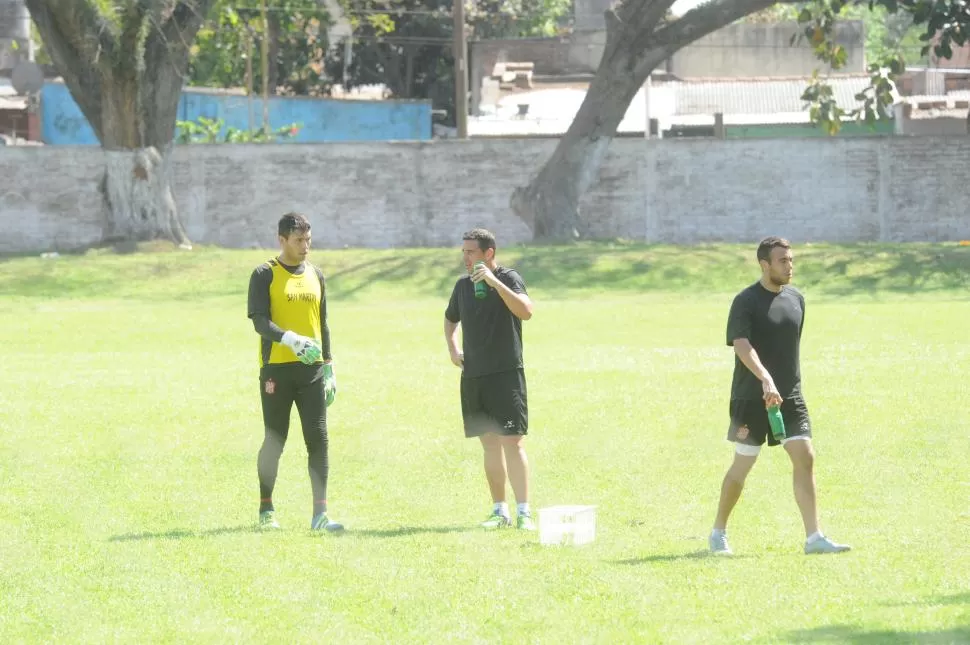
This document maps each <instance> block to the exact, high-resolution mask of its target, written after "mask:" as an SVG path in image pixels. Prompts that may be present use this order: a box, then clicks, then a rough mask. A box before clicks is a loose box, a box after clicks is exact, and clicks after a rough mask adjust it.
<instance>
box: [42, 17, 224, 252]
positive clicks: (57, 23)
mask: <svg viewBox="0 0 970 645" xmlns="http://www.w3.org/2000/svg"><path fill="white" fill-rule="evenodd" d="M214 1H215V0H114V1H111V0H26V2H27V8H28V9H29V10H30V15H31V18H33V21H34V24H35V25H36V26H37V30H38V31H39V33H40V36H41V38H42V39H43V42H44V45H45V48H46V51H47V54H48V55H49V56H50V58H51V60H52V62H53V63H54V65H55V66H56V68H57V70H58V72H59V73H60V74H61V76H62V77H63V79H64V82H65V84H66V85H67V87H68V89H69V90H70V92H71V96H73V97H74V100H75V102H77V104H78V106H79V107H80V108H81V111H82V112H83V113H84V116H85V117H87V120H88V123H89V124H90V125H91V128H92V129H93V130H94V132H95V134H96V135H97V137H98V140H99V141H100V142H101V146H102V147H103V148H104V149H105V150H106V151H108V154H106V155H105V163H106V169H105V175H104V179H103V181H102V184H101V191H102V196H103V198H104V210H105V229H104V234H103V238H104V241H105V242H113V241H118V240H145V239H153V238H158V237H162V238H167V239H171V240H173V241H175V242H177V243H179V244H182V245H188V243H189V240H188V238H187V237H186V234H185V229H184V227H183V226H182V223H181V221H180V220H179V217H178V212H177V209H176V207H175V200H174V198H173V196H172V190H171V187H170V183H169V174H170V173H169V165H168V164H169V153H170V150H171V146H172V141H173V139H174V134H175V120H176V113H177V109H178V102H179V98H180V96H181V94H182V86H183V83H184V81H185V76H186V71H187V70H188V65H189V47H190V46H191V43H192V41H193V40H194V39H195V35H196V32H197V31H198V29H199V27H200V26H201V24H202V22H203V20H204V18H205V16H206V14H207V13H208V12H209V9H210V8H211V7H212V4H213V3H214Z"/></svg>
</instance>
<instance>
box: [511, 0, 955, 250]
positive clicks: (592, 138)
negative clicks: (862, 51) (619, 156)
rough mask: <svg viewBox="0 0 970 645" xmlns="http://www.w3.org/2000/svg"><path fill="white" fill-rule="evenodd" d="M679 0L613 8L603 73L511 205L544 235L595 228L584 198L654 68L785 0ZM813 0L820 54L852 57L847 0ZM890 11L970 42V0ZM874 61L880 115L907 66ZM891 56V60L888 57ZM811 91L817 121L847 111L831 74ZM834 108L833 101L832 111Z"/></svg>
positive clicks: (914, 2) (928, 34)
mask: <svg viewBox="0 0 970 645" xmlns="http://www.w3.org/2000/svg"><path fill="white" fill-rule="evenodd" d="M673 4H674V0H621V2H620V3H619V4H618V5H616V6H614V7H613V8H612V9H610V10H608V11H607V12H606V28H607V34H606V47H605V49H604V53H603V58H602V59H601V60H600V63H599V67H598V68H597V71H596V75H595V77H594V78H593V81H592V83H591V84H590V86H589V89H588V91H587V93H586V97H585V99H584V101H583V103H582V105H581V106H580V108H579V111H578V112H577V114H576V117H575V118H574V120H573V122H572V124H571V125H570V127H569V129H568V130H567V131H566V133H565V134H564V135H563V136H562V137H561V138H560V140H559V143H558V145H557V146H556V148H555V150H554V151H553V153H552V156H551V157H550V158H549V159H548V160H547V161H546V163H545V164H544V165H543V166H542V167H541V169H540V170H539V171H538V173H537V174H536V175H535V176H534V177H533V178H532V180H531V182H530V183H529V184H528V185H526V186H523V187H519V188H516V189H515V191H514V192H513V194H512V198H511V207H512V209H513V210H514V211H515V213H516V214H517V215H518V216H519V217H521V218H522V219H523V220H524V221H525V222H526V223H527V224H528V225H529V226H530V227H531V228H532V231H533V235H534V236H535V238H536V239H572V238H575V237H582V236H583V235H584V234H585V233H586V230H587V227H586V224H585V222H584V220H583V218H582V217H581V214H580V210H579V200H580V198H581V197H582V195H583V194H584V193H585V192H586V191H587V190H588V189H589V187H590V186H591V185H592V184H593V182H594V181H595V179H596V175H597V174H598V172H599V168H600V165H601V164H602V161H603V158H604V157H605V155H606V151H607V149H608V147H609V145H610V142H611V141H612V139H613V137H614V135H615V134H616V128H617V126H618V125H619V124H620V121H621V120H622V119H623V116H624V115H625V114H626V111H627V108H628V107H629V105H630V102H631V101H632V100H633V97H634V96H636V93H637V91H638V90H639V89H640V87H641V86H642V85H643V83H644V82H645V81H646V79H647V76H648V75H649V74H650V73H651V72H652V71H653V70H654V69H655V68H656V67H657V65H658V64H660V63H661V62H662V61H664V60H666V59H668V58H669V57H670V56H671V55H673V54H674V53H675V52H676V51H677V50H679V49H681V48H682V47H684V46H686V45H689V44H690V43H692V42H694V41H695V40H697V39H698V38H701V37H703V36H706V35H707V34H709V33H712V32H714V31H716V30H718V29H720V28H721V27H724V26H727V25H729V24H731V23H733V22H735V21H737V20H740V19H742V18H744V17H745V16H748V15H750V14H753V13H755V12H759V11H763V10H765V9H767V8H769V7H771V6H773V5H776V4H790V3H788V2H786V1H784V0H783V1H782V2H776V0H710V1H709V2H707V3H705V4H702V5H699V6H697V7H695V8H694V9H691V10H689V11H687V12H686V13H685V14H684V15H683V16H681V17H679V18H672V17H670V16H669V10H670V8H671V7H672V6H673ZM811 4H812V7H813V9H811V10H807V11H806V12H805V13H803V14H802V15H800V16H799V19H800V21H801V22H802V23H803V24H804V25H805V35H806V36H807V37H808V38H809V39H810V41H811V43H812V44H813V46H815V47H816V54H817V55H818V56H819V58H820V59H821V60H823V61H825V62H827V63H829V64H830V65H831V66H832V67H836V68H837V67H839V66H840V64H841V63H843V62H844V61H845V55H846V54H845V50H844V48H842V47H841V46H840V45H839V44H837V43H835V42H833V41H832V38H831V34H832V27H833V25H834V24H835V22H836V20H837V19H838V15H839V14H840V12H841V11H842V9H843V8H844V7H845V6H847V4H849V3H848V2H846V1H845V0H814V1H813V2H812V3H811ZM863 4H868V5H869V6H870V7H874V6H877V5H881V6H883V7H885V8H886V9H887V10H888V11H889V12H890V13H896V12H900V11H903V12H906V13H909V14H910V15H912V16H913V20H914V22H916V24H918V25H925V32H924V34H923V36H921V38H922V39H923V40H924V41H929V40H930V39H931V38H933V37H934V36H937V35H938V36H939V41H938V42H937V43H936V45H935V49H936V52H937V54H938V55H941V56H949V53H950V51H951V50H950V47H951V44H961V45H962V44H963V43H964V42H966V38H967V34H968V29H967V27H968V25H970V3H966V2H965V0H873V1H872V2H868V3H863ZM900 63H901V61H899V60H898V59H897V60H896V61H895V62H893V64H892V67H888V68H883V67H882V66H881V65H879V64H877V65H875V66H874V67H873V68H872V69H871V70H870V71H871V72H872V75H873V87H872V91H871V92H869V93H867V95H866V96H861V97H860V100H864V101H865V104H864V107H863V108H862V109H861V110H860V111H859V113H860V114H864V115H867V116H868V117H869V118H877V117H878V112H879V110H878V108H879V107H880V106H885V104H886V103H887V102H888V101H890V100H891V99H890V92H889V89H890V88H891V84H890V82H889V81H891V78H892V74H893V73H894V72H899V71H900V70H901V64H900ZM887 64H888V63H887ZM806 100H811V101H813V103H815V105H816V109H815V111H814V112H813V114H814V115H815V116H816V117H817V118H816V120H818V121H825V120H826V119H829V122H830V123H831V122H832V121H833V120H834V121H838V119H840V118H841V117H843V116H845V115H844V114H840V113H839V111H838V110H837V109H835V106H834V101H832V100H831V90H830V89H828V91H827V88H826V86H825V84H824V82H820V83H818V84H815V85H813V87H812V88H809V92H807V94H806ZM826 110H827V111H826Z"/></svg>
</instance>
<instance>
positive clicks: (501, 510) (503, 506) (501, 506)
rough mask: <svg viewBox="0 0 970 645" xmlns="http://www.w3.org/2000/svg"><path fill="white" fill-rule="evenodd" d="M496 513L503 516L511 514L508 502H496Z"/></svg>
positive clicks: (494, 511) (494, 510)
mask: <svg viewBox="0 0 970 645" xmlns="http://www.w3.org/2000/svg"><path fill="white" fill-rule="evenodd" d="M492 512H493V513H495V514H496V515H501V516H502V517H508V516H509V505H508V503H507V502H495V508H494V509H493V510H492Z"/></svg>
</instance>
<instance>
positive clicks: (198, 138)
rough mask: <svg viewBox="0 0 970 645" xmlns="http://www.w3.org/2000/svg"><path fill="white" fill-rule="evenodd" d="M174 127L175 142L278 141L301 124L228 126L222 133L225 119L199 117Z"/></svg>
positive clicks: (296, 129)
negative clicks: (251, 127)
mask: <svg viewBox="0 0 970 645" xmlns="http://www.w3.org/2000/svg"><path fill="white" fill-rule="evenodd" d="M175 127H176V135H175V141H176V143H279V142H281V141H286V140H287V139H291V138H293V137H295V136H296V135H297V134H299V132H300V127H301V126H299V125H297V124H296V123H291V124H290V125H286V126H282V127H279V128H276V129H275V130H270V131H269V132H266V131H264V130H262V129H259V130H252V131H246V130H240V129H238V128H234V127H229V128H225V132H224V133H223V128H224V127H225V121H223V120H222V119H208V118H206V117H199V118H198V120H196V121H177V122H176V124H175Z"/></svg>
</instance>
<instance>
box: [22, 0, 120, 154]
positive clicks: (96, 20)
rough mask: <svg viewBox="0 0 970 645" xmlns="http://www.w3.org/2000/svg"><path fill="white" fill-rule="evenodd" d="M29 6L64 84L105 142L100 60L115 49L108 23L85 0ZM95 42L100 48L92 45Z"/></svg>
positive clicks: (39, 1) (34, 1) (32, 1)
mask: <svg viewBox="0 0 970 645" xmlns="http://www.w3.org/2000/svg"><path fill="white" fill-rule="evenodd" d="M26 4H27V9H28V10H29V11H30V17H31V18H32V19H33V21H34V24H35V25H36V26H37V30H38V31H39V32H40V36H41V39H43V41H44V45H45V47H46V49H47V52H48V54H49V55H50V57H51V60H52V61H53V62H54V64H55V65H56V66H57V69H58V70H60V71H61V77H62V78H63V79H64V84H65V85H67V88H68V89H69V90H70V92H71V95H72V96H73V97H74V100H75V101H76V102H77V104H78V107H80V108H81V112H82V113H83V114H84V116H85V118H87V120H88V123H89V124H90V125H91V128H92V129H93V130H94V133H95V135H97V137H98V139H99V140H101V139H102V138H103V137H102V135H103V129H102V124H101V75H100V74H99V73H98V68H97V61H98V58H99V56H100V55H101V53H102V51H103V50H104V49H105V48H107V49H108V50H111V49H112V48H113V47H114V44H113V40H114V38H113V35H112V34H111V31H110V29H109V28H108V25H107V23H106V22H105V21H104V20H103V19H101V18H100V16H99V14H97V11H96V10H95V9H94V8H93V7H92V6H91V5H90V4H89V3H88V2H85V1H82V0H77V2H75V1H74V0H26ZM92 42H93V43H98V45H96V46H92Z"/></svg>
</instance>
